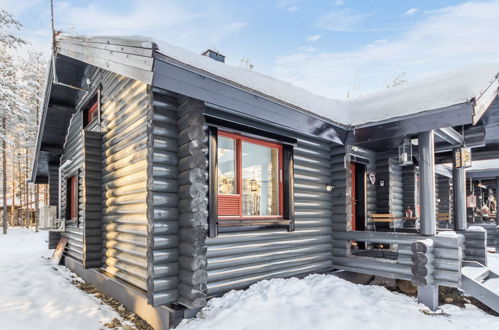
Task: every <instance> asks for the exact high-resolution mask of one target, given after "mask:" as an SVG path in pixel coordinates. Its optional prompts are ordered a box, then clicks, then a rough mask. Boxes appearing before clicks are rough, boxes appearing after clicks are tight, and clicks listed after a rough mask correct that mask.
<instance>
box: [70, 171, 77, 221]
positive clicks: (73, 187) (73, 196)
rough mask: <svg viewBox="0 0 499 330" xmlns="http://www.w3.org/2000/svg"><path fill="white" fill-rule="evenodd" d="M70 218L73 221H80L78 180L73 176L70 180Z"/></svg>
mask: <svg viewBox="0 0 499 330" xmlns="http://www.w3.org/2000/svg"><path fill="white" fill-rule="evenodd" d="M69 193H70V195H69V196H70V197H69V203H70V205H69V216H70V217H71V220H74V219H78V178H77V176H76V175H73V176H72V177H71V178H70V179H69Z"/></svg>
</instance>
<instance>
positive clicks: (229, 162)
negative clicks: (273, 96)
mask: <svg viewBox="0 0 499 330" xmlns="http://www.w3.org/2000/svg"><path fill="white" fill-rule="evenodd" d="M269 140H270V139H266V138H263V137H262V139H259V138H256V137H254V136H253V135H252V136H251V137H248V136H245V135H243V134H240V133H237V132H236V133H233V132H230V133H229V132H226V131H220V130H218V129H217V128H215V127H211V128H210V206H209V209H210V230H209V232H210V236H216V235H217V234H218V232H220V231H221V230H222V231H224V230H226V231H234V230H245V229H247V230H254V229H256V228H262V227H276V226H277V227H280V226H286V227H287V228H288V229H289V230H294V222H293V218H294V212H293V202H294V201H293V153H292V150H293V148H292V146H291V145H289V144H287V145H286V144H281V143H279V142H274V141H275V139H272V140H270V141H269Z"/></svg>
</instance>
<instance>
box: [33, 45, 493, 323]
mask: <svg viewBox="0 0 499 330" xmlns="http://www.w3.org/2000/svg"><path fill="white" fill-rule="evenodd" d="M211 53H214V52H207V55H208V54H211ZM210 56H211V58H209V57H207V56H201V55H196V54H192V53H190V52H188V51H185V50H183V49H180V48H176V47H173V46H170V45H164V44H160V43H157V42H153V41H150V40H147V39H137V38H118V37H116V38H114V37H79V36H61V37H59V38H58V43H57V54H56V55H55V56H54V58H53V61H52V63H51V70H50V77H49V83H48V86H47V90H46V99H45V104H44V109H43V117H42V120H41V124H40V130H39V135H38V140H37V149H36V157H35V161H34V166H33V175H32V181H33V182H35V183H48V184H49V185H50V205H55V206H57V207H58V208H59V212H60V213H59V214H60V217H61V218H64V219H65V220H66V228H65V231H64V232H62V233H58V232H51V233H50V242H51V244H52V247H53V246H54V244H55V243H57V240H58V238H59V236H60V235H62V236H64V237H67V238H68V241H69V242H68V246H67V249H66V251H65V264H66V265H67V266H68V267H69V268H71V269H72V270H73V271H75V272H76V273H77V274H78V275H80V276H81V277H82V278H84V279H85V280H87V281H89V282H92V283H94V284H95V285H97V286H98V287H99V288H100V289H101V290H103V291H104V292H106V293H107V294H110V295H112V296H114V297H116V298H117V299H119V300H120V301H122V303H124V304H125V306H126V307H127V308H129V309H131V310H134V311H135V312H137V313H138V314H139V315H141V316H142V317H144V318H145V319H146V320H148V321H149V322H150V323H151V324H153V325H154V326H155V327H158V328H159V327H167V326H168V324H170V325H171V324H172V322H175V320H174V319H175V318H176V317H182V315H189V314H188V313H190V312H191V311H192V310H193V309H195V308H198V307H201V306H203V305H204V304H205V303H206V300H207V299H208V298H209V297H212V296H216V295H220V294H223V293H224V292H227V291H229V290H231V289H239V288H245V287H247V286H249V285H250V284H252V283H254V282H256V281H259V280H262V279H268V278H273V277H288V276H303V275H305V274H308V273H312V272H326V271H329V270H331V269H344V270H350V271H355V272H361V273H367V274H373V275H383V276H387V277H392V278H398V279H406V280H412V281H413V282H414V283H416V284H419V285H421V286H425V287H426V286H429V287H430V288H436V287H438V285H446V286H451V287H460V286H461V276H462V274H461V264H462V261H463V249H464V248H465V245H464V239H465V235H462V234H457V235H437V234H436V213H437V211H436V205H439V204H437V203H441V204H442V206H438V210H439V211H438V212H440V208H441V207H442V210H443V211H442V212H440V213H446V212H445V210H449V212H447V213H449V214H448V217H449V222H450V223H451V226H454V228H455V229H456V230H461V231H462V233H466V232H465V230H466V212H465V211H464V214H463V212H462V209H461V208H460V205H462V200H463V198H464V197H465V184H464V170H463V169H461V168H455V169H454V170H453V171H454V173H455V174H454V176H453V175H452V171H447V172H445V173H443V172H442V171H444V170H441V169H440V170H437V172H438V173H439V175H444V176H446V177H447V178H449V173H450V177H451V178H452V180H453V181H454V182H455V183H454V185H453V188H454V195H455V197H454V198H451V197H449V196H450V190H449V191H447V190H446V189H447V188H446V187H447V186H445V184H444V183H442V188H440V180H438V185H436V184H435V181H436V180H435V176H434V172H435V169H436V167H435V166H434V163H435V162H437V163H440V164H444V163H449V162H451V161H452V159H453V157H452V151H453V150H457V148H459V147H461V146H462V145H463V144H466V146H468V147H476V150H475V149H474V150H473V157H474V159H484V158H490V157H493V158H499V154H497V151H496V150H497V149H495V148H496V147H495V146H496V145H497V144H498V143H499V134H498V132H499V124H498V123H499V120H498V118H499V107H498V101H497V87H498V81H497V73H498V72H499V65H497V64H490V65H481V66H477V67H472V68H469V69H466V70H462V71H457V72H453V73H450V74H445V75H440V76H437V77H435V78H430V79H426V80H422V81H419V82H414V83H408V84H406V85H404V86H400V87H398V88H393V89H390V90H386V91H383V92H381V93H378V94H373V95H369V96H366V97H361V98H359V99H354V100H351V101H336V100H330V99H327V98H324V97H320V96H317V95H314V94H312V93H309V92H307V91H305V90H303V89H300V88H297V87H294V86H292V85H289V84H287V83H285V82H282V81H279V80H276V79H274V78H271V77H268V76H265V75H262V74H259V73H257V72H254V71H251V70H246V69H243V68H236V67H231V66H229V65H227V64H224V63H222V62H221V59H222V58H224V57H223V55H221V54H219V53H214V54H213V55H210ZM407 141H409V144H407ZM404 143H405V148H408V149H410V151H411V153H412V154H410V155H409V156H407V155H405V156H404V155H402V154H401V152H400V151H399V149H400V146H402V145H404ZM404 157H405V158H404ZM411 163H412V164H413V165H410V164H411ZM402 165H404V166H402ZM404 178H406V179H404ZM444 181H445V180H443V181H442V182H444ZM456 182H457V183H458V185H457V186H456ZM447 183H448V185H449V186H450V179H448V180H447ZM463 185H464V190H463V189H462V186H463ZM436 186H438V187H439V196H440V197H439V200H440V202H438V201H437V199H436V195H435V187H436ZM59 187H60V189H59ZM417 187H420V188H419V189H418V188H417ZM456 187H457V188H456ZM449 189H450V188H449ZM460 192H462V194H460ZM443 196H445V197H443ZM449 199H454V204H453V207H452V208H453V209H456V210H457V212H454V214H453V215H452V219H450V218H451V215H450V213H452V212H451V207H450V206H449V205H451V204H450V203H451V202H450V201H449ZM445 203H447V204H446V205H447V206H445V205H444V204H445ZM456 203H457V204H456ZM407 207H409V208H412V209H413V210H412V211H413V212H414V214H413V216H406V215H407V214H406V213H405V211H406V208H407ZM463 217H464V218H463ZM417 219H419V222H420V223H421V225H420V229H416V228H415V227H414V225H413V226H412V227H411V226H406V222H407V221H409V222H410V221H411V220H415V221H413V222H414V224H415V225H416V227H417V222H418V221H417ZM394 227H395V229H394ZM394 231H395V232H394ZM428 238H429V239H431V240H432V241H433V247H432V249H433V250H432V249H429V250H428V251H427V253H433V256H434V261H433V262H432V261H431V260H432V259H433V258H427V259H425V260H427V262H428V263H432V264H431V265H430V264H428V267H427V268H425V265H424V264H423V265H422V266H421V267H418V266H417V265H415V264H413V262H412V258H413V255H414V253H415V252H412V251H411V245H412V244H413V243H414V242H415V241H419V240H421V239H428ZM426 242H428V241H426ZM432 251H433V252H432ZM423 254H424V253H423ZM469 259H473V258H472V256H469ZM418 260H419V259H418ZM184 313H185V314H184Z"/></svg>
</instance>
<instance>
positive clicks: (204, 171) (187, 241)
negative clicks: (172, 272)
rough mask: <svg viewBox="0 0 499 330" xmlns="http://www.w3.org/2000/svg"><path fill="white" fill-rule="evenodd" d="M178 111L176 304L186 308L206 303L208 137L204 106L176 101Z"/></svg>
mask: <svg viewBox="0 0 499 330" xmlns="http://www.w3.org/2000/svg"><path fill="white" fill-rule="evenodd" d="M179 101H180V102H179V103H180V106H179V108H178V113H177V115H178V122H177V127H178V143H179V149H178V159H179V161H178V171H179V176H178V180H179V187H178V191H177V193H178V197H179V203H178V211H179V225H180V230H179V248H178V251H179V256H180V257H179V261H178V264H179V268H180V270H179V282H180V284H179V294H180V297H179V299H178V302H179V303H180V304H182V305H184V306H186V307H189V308H196V307H201V306H204V305H205V304H206V293H207V286H206V282H207V272H206V264H207V262H206V252H207V246H206V237H207V229H208V222H207V218H208V198H207V194H208V155H207V153H208V137H207V132H206V130H205V118H204V103H203V102H201V101H198V100H194V99H190V98H183V97H182V98H180V99H179Z"/></svg>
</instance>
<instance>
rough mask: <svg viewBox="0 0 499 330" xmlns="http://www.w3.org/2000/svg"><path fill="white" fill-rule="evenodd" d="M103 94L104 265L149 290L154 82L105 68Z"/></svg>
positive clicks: (114, 273)
mask: <svg viewBox="0 0 499 330" xmlns="http://www.w3.org/2000/svg"><path fill="white" fill-rule="evenodd" d="M101 95H102V96H101V109H102V110H101V111H102V113H101V127H102V196H103V236H104V250H103V255H104V264H103V267H104V270H105V271H106V272H107V273H109V274H111V275H112V276H115V277H117V278H119V279H121V280H123V281H125V282H128V283H130V284H132V285H134V286H136V287H138V288H140V289H142V290H144V291H147V289H148V287H147V275H148V272H147V249H148V244H147V243H148V218H147V212H148V208H147V203H146V199H147V192H148V187H147V179H148V172H147V169H148V166H147V164H148V161H147V157H148V149H147V146H148V142H149V140H148V135H147V132H148V124H149V123H148V113H149V108H150V103H151V102H150V96H149V95H148V87H147V85H146V84H144V83H141V82H138V81H134V80H131V79H128V78H125V77H123V76H119V75H116V74H113V73H110V72H104V73H103V77H102V92H101ZM168 241H169V240H168V239H167V238H165V239H164V241H163V242H162V244H163V246H165V245H167V244H168Z"/></svg>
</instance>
